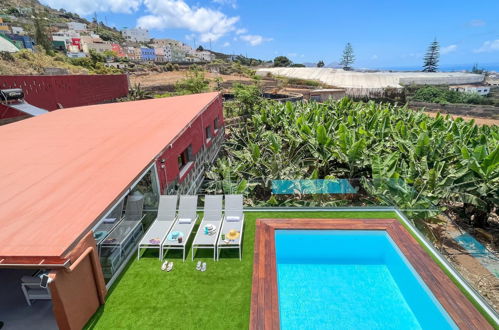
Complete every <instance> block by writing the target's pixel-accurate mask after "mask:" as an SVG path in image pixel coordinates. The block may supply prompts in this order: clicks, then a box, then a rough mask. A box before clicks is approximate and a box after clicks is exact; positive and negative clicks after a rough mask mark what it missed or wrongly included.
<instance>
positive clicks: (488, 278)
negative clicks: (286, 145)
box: [198, 178, 499, 310]
mask: <svg viewBox="0 0 499 330" xmlns="http://www.w3.org/2000/svg"><path fill="white" fill-rule="evenodd" d="M422 188H423V189H424V186H423V187H422ZM198 193H199V195H201V196H200V197H201V198H200V199H199V200H200V202H199V203H200V204H199V206H200V207H201V206H202V203H203V201H202V195H204V194H242V195H243V196H244V201H245V207H248V208H251V207H280V208H282V207H285V208H290V207H299V208H311V207H314V208H355V209H358V208H363V209H366V208H371V209H373V208H381V207H394V208H396V209H398V210H400V211H401V212H402V213H403V214H404V216H405V217H406V218H407V219H409V221H410V222H412V224H413V225H414V226H415V227H416V228H417V229H418V230H419V232H420V233H422V234H423V235H424V236H425V237H426V239H427V240H428V241H429V242H431V244H432V245H433V246H434V247H435V248H436V249H437V250H438V251H439V252H440V254H441V255H442V256H443V257H444V258H445V259H446V260H447V261H448V262H449V263H450V264H451V265H453V266H454V268H455V269H456V270H457V271H458V272H459V273H460V274H461V275H462V277H464V279H466V281H467V282H468V283H469V284H470V285H471V286H472V287H473V288H474V289H475V290H476V291H477V292H479V293H480V294H481V295H482V296H483V297H484V298H485V299H486V300H487V302H488V303H489V305H491V306H496V307H495V309H496V310H497V306H499V296H498V295H497V287H499V255H498V254H497V252H496V251H497V245H494V244H497V243H495V240H496V239H497V237H499V236H498V235H497V233H496V234H494V233H493V232H491V231H490V230H487V229H483V228H475V227H473V226H471V225H469V223H466V221H469V220H466V219H465V218H463V219H461V220H460V221H458V220H457V219H456V217H457V216H456V214H458V213H459V212H457V211H453V212H449V206H448V205H447V204H443V203H440V201H439V199H438V198H437V197H435V196H433V195H432V194H430V193H427V192H426V191H424V190H423V191H420V190H418V188H417V185H416V184H413V183H410V182H407V181H405V180H403V179H400V178H398V179H391V178H390V179H367V178H361V179H345V178H342V179H322V180H313V179H307V180H303V179H297V180H291V179H279V180H266V181H265V180H253V181H245V180H241V181H230V180H224V181H213V180H205V181H204V182H203V185H202V187H201V189H200V190H199V192H198ZM453 203H455V201H453ZM456 205H458V204H456ZM449 214H452V216H449ZM458 222H459V223H458Z"/></svg>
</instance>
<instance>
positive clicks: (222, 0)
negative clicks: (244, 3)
mask: <svg viewBox="0 0 499 330" xmlns="http://www.w3.org/2000/svg"><path fill="white" fill-rule="evenodd" d="M212 2H214V3H218V4H219V5H227V6H231V7H232V8H234V9H235V8H237V1H236V0H212Z"/></svg>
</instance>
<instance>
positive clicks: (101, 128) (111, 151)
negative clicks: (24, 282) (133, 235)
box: [0, 93, 218, 259]
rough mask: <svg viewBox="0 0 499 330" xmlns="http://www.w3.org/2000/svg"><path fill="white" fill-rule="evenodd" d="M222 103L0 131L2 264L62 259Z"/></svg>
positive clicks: (97, 108)
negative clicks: (161, 156) (188, 129)
mask: <svg viewBox="0 0 499 330" xmlns="http://www.w3.org/2000/svg"><path fill="white" fill-rule="evenodd" d="M217 97H218V93H206V94H197V95H188V96H178V97H171V98H162V99H154V100H145V101H136V102H126V103H113V104H106V105H93V106H85V107H78V108H70V109H64V110H57V111H54V112H50V113H48V114H44V115H41V116H38V117H34V118H31V119H27V120H23V121H20V122H16V123H12V124H9V125H6V126H2V127H0V150H1V153H0V159H1V164H2V165H1V166H0V256H3V257H18V256H34V257H41V256H43V257H61V256H63V255H64V254H65V253H66V252H67V250H68V249H69V248H70V247H71V246H72V244H73V243H75V241H76V240H77V239H78V238H79V237H80V236H81V235H83V234H84V233H86V232H87V231H88V230H89V229H90V228H91V227H92V225H93V224H94V223H95V221H96V220H97V219H98V218H99V217H100V216H101V213H102V212H103V211H104V210H105V209H106V208H108V207H109V205H110V204H111V203H112V202H113V201H114V200H115V199H116V198H117V197H119V195H120V194H121V193H122V192H123V191H124V190H125V189H126V188H127V187H128V186H129V185H130V183H131V182H132V181H134V179H135V178H136V177H137V175H139V174H140V172H142V171H143V170H144V169H145V168H146V167H147V166H148V165H150V164H151V163H152V162H153V161H154V159H155V157H156V156H157V155H158V154H159V153H160V152H161V151H162V150H163V149H164V148H165V147H166V146H167V145H168V144H169V143H171V142H172V141H173V140H174V139H175V138H176V136H178V135H179V134H180V133H181V131H182V130H183V129H184V128H185V127H186V126H188V125H189V123H190V122H192V121H193V120H194V119H195V118H196V117H197V115H198V114H200V113H201V112H202V111H203V110H204V109H205V108H206V107H207V106H208V105H209V104H211V103H212V102H213V101H214V100H216V99H217ZM0 259H1V258H0Z"/></svg>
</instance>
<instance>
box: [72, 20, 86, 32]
mask: <svg viewBox="0 0 499 330" xmlns="http://www.w3.org/2000/svg"><path fill="white" fill-rule="evenodd" d="M68 30H74V31H86V30H87V24H85V23H79V22H68Z"/></svg>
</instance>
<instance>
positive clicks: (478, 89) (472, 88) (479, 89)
mask: <svg viewBox="0 0 499 330" xmlns="http://www.w3.org/2000/svg"><path fill="white" fill-rule="evenodd" d="M449 89H450V90H451V91H456V92H460V93H474V94H478V95H481V96H487V95H489V93H490V86H484V85H455V86H449Z"/></svg>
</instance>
